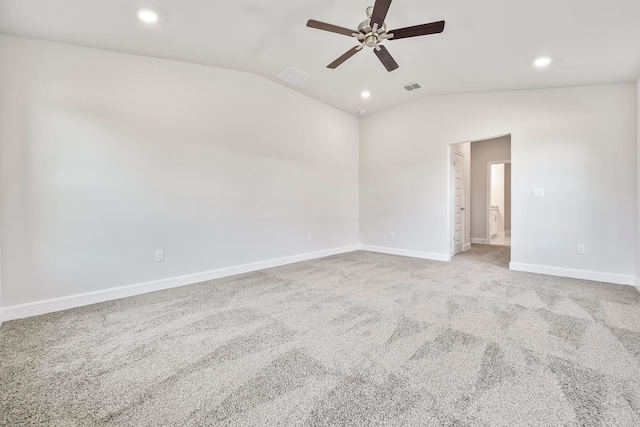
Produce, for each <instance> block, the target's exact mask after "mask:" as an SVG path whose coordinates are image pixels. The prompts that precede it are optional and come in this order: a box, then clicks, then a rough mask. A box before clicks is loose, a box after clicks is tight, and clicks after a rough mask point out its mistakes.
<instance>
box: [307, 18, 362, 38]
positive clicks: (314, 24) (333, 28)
mask: <svg viewBox="0 0 640 427" xmlns="http://www.w3.org/2000/svg"><path fill="white" fill-rule="evenodd" d="M307 27H309V28H315V29H318V30H324V31H329V32H330V33H337V34H342V35H345V36H349V37H351V36H353V33H355V32H356V31H354V30H350V29H348V28H344V27H338V26H337V25H332V24H327V23H326V22H320V21H316V20H315V19H309V21H307Z"/></svg>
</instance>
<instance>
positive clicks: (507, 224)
mask: <svg viewBox="0 0 640 427" xmlns="http://www.w3.org/2000/svg"><path fill="white" fill-rule="evenodd" d="M504 231H505V232H506V233H507V234H511V163H505V164H504Z"/></svg>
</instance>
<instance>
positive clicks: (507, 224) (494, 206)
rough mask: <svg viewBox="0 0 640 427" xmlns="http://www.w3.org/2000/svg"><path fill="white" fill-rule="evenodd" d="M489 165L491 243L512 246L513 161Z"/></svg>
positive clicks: (488, 189)
mask: <svg viewBox="0 0 640 427" xmlns="http://www.w3.org/2000/svg"><path fill="white" fill-rule="evenodd" d="M487 166H488V171H487V177H488V184H487V194H488V195H489V203H488V207H489V211H488V213H487V217H488V219H489V225H488V227H487V228H488V229H489V244H490V245H499V246H511V161H504V162H490V163H488V165H487Z"/></svg>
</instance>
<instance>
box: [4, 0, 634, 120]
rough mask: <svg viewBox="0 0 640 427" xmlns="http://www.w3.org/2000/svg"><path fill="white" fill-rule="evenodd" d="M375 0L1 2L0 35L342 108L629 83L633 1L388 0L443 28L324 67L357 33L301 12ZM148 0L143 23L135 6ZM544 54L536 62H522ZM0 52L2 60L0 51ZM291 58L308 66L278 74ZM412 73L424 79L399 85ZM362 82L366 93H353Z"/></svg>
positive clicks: (352, 11)
mask: <svg viewBox="0 0 640 427" xmlns="http://www.w3.org/2000/svg"><path fill="white" fill-rule="evenodd" d="M373 3H374V0H271V1H265V0H180V1H176V0H109V1H105V0H55V1H52V0H0V33H4V34H11V35H17V36H24V37H32V38H38V39H45V40H52V41H57V42H62V43H69V44H74V45H79V46H88V47H94V48H100V49H107V50H112V51H117V52H125V53H133V54H138V55H147V56H153V57H159V58H167V59H174V60H178V61H185V62H193V63H198V64H206V65H213V66H217V67H225V68H232V69H237V70H245V71H249V72H253V73H256V74H258V75H261V76H263V77H265V78H267V79H270V80H273V81H275V82H278V83H281V84H283V85H285V86H289V87H291V88H293V89H294V90H297V91H299V92H301V93H304V94H306V95H308V96H310V97H312V98H315V99H317V100H320V101H322V102H324V103H326V104H329V105H332V106H334V107H336V108H339V109H341V110H343V111H346V112H348V113H351V114H356V113H357V112H358V111H359V110H361V109H364V110H366V111H367V112H374V111H379V110H382V109H385V108H389V107H392V106H394V105H398V104H402V103H406V102H410V101H412V100H415V99H417V98H419V97H424V96H429V95H435V94H452V93H468V92H485V91H500V90H515V89H534V88H550V87H563V86H577V85H591V84H604V83H621V82H635V81H636V79H637V78H638V76H640V1H639V0H609V1H606V2H605V1H602V0H528V1H513V0H511V1H509V0H483V1H468V0H394V1H393V3H392V4H391V8H390V10H389V13H388V15H387V19H386V22H387V24H388V26H389V29H394V28H400V27H406V26H411V25H416V24H422V23H425V22H432V21H438V20H445V21H446V27H445V30H444V32H443V33H442V34H439V35H430V36H424V37H416V38H412V39H402V40H397V41H392V40H389V41H386V42H384V44H385V45H386V46H387V48H388V49H389V51H390V52H391V54H392V55H393V57H394V58H395V60H396V61H397V62H398V64H399V65H400V68H399V69H398V70H395V71H393V72H391V73H388V72H387V71H386V70H385V69H384V67H383V66H382V64H381V63H380V62H379V61H378V59H377V57H376V56H375V55H374V54H373V52H372V51H371V49H369V48H367V49H366V50H365V51H363V52H360V53H358V54H357V55H355V56H354V57H352V58H351V59H349V60H348V61H347V62H345V63H344V64H343V65H342V66H340V67H338V68H337V69H336V70H330V69H327V68H326V65H327V64H329V63H330V62H332V61H333V60H334V59H336V58H337V57H338V56H340V55H342V54H343V53H344V52H346V51H347V50H349V49H350V48H352V47H353V46H355V45H356V44H357V43H356V41H355V39H353V38H349V37H346V36H342V35H338V34H333V33H328V32H325V31H319V30H314V29H311V28H307V27H306V26H305V24H306V22H307V20H308V19H310V18H313V19H316V20H319V21H323V22H328V23H331V24H335V25H339V26H342V27H348V28H353V29H355V28H356V27H357V25H358V24H359V23H360V22H361V21H362V20H364V19H365V18H366V15H365V9H366V7H367V6H370V5H372V4H373ZM138 7H149V8H153V9H155V10H156V11H157V12H158V13H159V15H160V19H159V20H158V22H156V23H155V24H152V25H149V24H144V23H142V22H140V21H139V20H138V19H137V17H136V16H135V15H134V10H135V9H136V8H138ZM540 55H548V56H551V57H553V59H554V62H553V63H552V65H551V66H549V67H548V68H546V69H544V70H539V69H535V68H534V67H533V66H532V61H533V59H534V58H536V57H537V56H540ZM0 60H5V59H4V58H0ZM289 66H293V67H296V68H298V69H300V70H302V71H304V72H306V73H308V74H310V75H311V78H309V79H307V80H306V81H304V82H303V83H301V84H300V85H298V86H291V85H289V84H288V83H284V82H281V81H280V80H278V79H276V77H275V76H276V74H278V73H279V72H280V71H282V70H284V69H286V68H287V67H289ZM414 81H418V82H420V83H421V84H422V85H423V86H424V88H423V89H420V90H418V91H413V92H406V91H405V90H404V89H403V88H402V86H403V85H404V84H406V83H410V82H414ZM363 90H368V91H370V92H371V97H370V98H369V99H362V98H361V97H360V93H361V92H362V91H363Z"/></svg>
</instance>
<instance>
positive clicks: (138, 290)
mask: <svg viewBox="0 0 640 427" xmlns="http://www.w3.org/2000/svg"><path fill="white" fill-rule="evenodd" d="M359 248H360V246H359V245H353V246H345V247H342V248H334V249H327V250H323V251H318V252H310V253H306V254H301V255H294V256H289V257H284V258H277V259H271V260H267V261H260V262H255V263H251V264H244V265H238V266H234V267H227V268H220V269H217V270H211V271H205V272H201V273H195V274H188V275H185V276H178V277H170V278H168V279H161V280H154V281H151V282H144V283H137V284H134V285H128V286H121V287H117V288H110V289H105V290H102V291H96V292H87V293H83V294H77V295H70V296H66V297H60V298H54V299H49V300H44V301H36V302H31V303H27V304H19V305H14V306H10V307H4V308H3V309H2V310H0V323H1V322H3V321H8V320H15V319H22V318H25V317H31V316H39V315H41V314H46V313H52V312H55V311H61V310H68V309H70V308H75V307H81V306H84V305H90V304H96V303H100V302H105V301H111V300H115V299H120V298H126V297H131V296H135V295H141V294H146V293H149V292H155V291H161V290H164V289H171V288H177V287H180V286H186V285H192V284H194V283H200V282H205V281H207V280H212V279H219V278H221V277H228V276H233V275H236V274H242V273H249V272H252V271H256V270H263V269H265V268H271V267H279V266H281V265H286V264H292V263H294V262H300V261H307V260H310V259H316V258H322V257H325V256H330V255H337V254H342V253H345V252H353V251H356V250H358V249H359Z"/></svg>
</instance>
